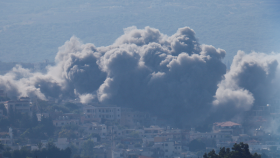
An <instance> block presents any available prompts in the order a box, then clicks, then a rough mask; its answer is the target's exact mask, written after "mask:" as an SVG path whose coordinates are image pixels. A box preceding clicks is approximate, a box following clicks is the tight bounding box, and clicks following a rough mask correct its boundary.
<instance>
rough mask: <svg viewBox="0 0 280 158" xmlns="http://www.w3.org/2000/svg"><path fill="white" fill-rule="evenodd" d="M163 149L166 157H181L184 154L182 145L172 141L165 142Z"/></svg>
mask: <svg viewBox="0 0 280 158" xmlns="http://www.w3.org/2000/svg"><path fill="white" fill-rule="evenodd" d="M162 149H163V151H164V157H173V156H175V155H180V154H181V152H182V146H181V144H177V143H176V142H175V141H172V140H169V141H165V142H163V143H162Z"/></svg>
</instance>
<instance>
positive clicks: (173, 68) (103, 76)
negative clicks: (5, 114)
mask: <svg viewBox="0 0 280 158" xmlns="http://www.w3.org/2000/svg"><path fill="white" fill-rule="evenodd" d="M225 54H226V52H225V51H224V50H222V49H216V48H214V47H213V46H210V45H200V44H199V42H198V40H197V39H196V37H195V32H194V31H193V30H192V29H190V28H188V27H185V28H180V29H178V31H177V32H176V33H175V34H174V35H172V36H167V35H164V34H162V33H160V31H159V30H157V29H154V28H150V27H146V28H145V29H137V28H136V27H130V28H127V29H125V33H124V35H122V36H121V37H119V38H118V39H117V40H116V41H115V43H114V44H112V45H110V46H106V47H95V46H94V45H93V44H82V43H81V42H80V41H79V40H78V39H77V38H76V37H72V38H71V39H70V41H67V42H66V43H65V44H64V45H63V46H62V47H60V48H59V51H58V53H57V56H56V58H55V61H56V65H55V66H53V67H48V71H47V73H46V74H42V73H32V72H31V71H29V70H28V69H23V68H21V67H20V66H17V67H15V68H14V69H13V70H12V71H11V72H9V73H7V74H5V75H3V76H0V88H3V89H4V90H6V91H7V92H8V93H9V94H11V95H12V94H13V95H17V96H30V97H32V96H37V97H39V98H41V99H45V100H47V99H48V98H58V99H69V98H75V97H78V98H80V101H81V102H82V103H90V102H91V101H98V102H101V103H106V104H114V105H118V106H121V107H132V108H134V109H137V110H142V111H149V112H151V113H153V114H155V115H157V116H159V117H160V118H164V119H166V120H170V121H171V122H172V121H173V122H176V123H177V124H190V125H191V124H197V123H201V122H203V121H205V120H206V119H207V118H209V117H210V118H211V117H212V115H215V117H217V118H223V117H224V116H225V114H226V116H227V119H230V118H232V117H234V116H235V115H237V114H238V113H240V112H243V111H248V110H250V109H251V107H252V106H254V105H260V104H265V103H266V102H267V100H268V98H269V93H268V92H269V91H271V88H273V84H272V81H273V79H274V77H275V73H276V72H277V71H276V69H277V66H278V62H277V60H276V59H273V56H275V55H265V54H258V53H251V54H245V53H243V52H239V53H238V54H237V55H236V56H235V58H234V61H233V64H232V66H231V69H230V71H229V72H226V66H225V64H223V62H222V59H223V58H224V57H225ZM221 110H223V112H221Z"/></svg>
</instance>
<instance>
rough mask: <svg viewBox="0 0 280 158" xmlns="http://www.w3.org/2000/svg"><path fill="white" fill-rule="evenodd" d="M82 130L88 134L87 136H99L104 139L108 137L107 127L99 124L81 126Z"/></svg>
mask: <svg viewBox="0 0 280 158" xmlns="http://www.w3.org/2000/svg"><path fill="white" fill-rule="evenodd" d="M80 128H81V129H83V130H84V132H83V133H84V134H86V135H90V134H98V135H100V136H101V137H102V138H104V137H105V136H107V132H108V130H107V126H106V125H104V124H98V123H95V122H92V123H86V124H83V125H81V126H80Z"/></svg>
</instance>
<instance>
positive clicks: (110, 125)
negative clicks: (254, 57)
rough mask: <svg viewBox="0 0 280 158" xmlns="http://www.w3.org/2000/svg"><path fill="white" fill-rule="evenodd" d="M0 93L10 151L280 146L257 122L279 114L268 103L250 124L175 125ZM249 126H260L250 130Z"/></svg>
mask: <svg viewBox="0 0 280 158" xmlns="http://www.w3.org/2000/svg"><path fill="white" fill-rule="evenodd" d="M0 92H1V94H0V95H1V99H2V102H1V104H2V107H1V110H0V118H1V121H0V125H1V128H0V129H1V133H0V141H1V143H2V144H3V145H4V146H5V147H6V148H8V149H9V150H10V151H12V150H20V149H21V148H23V147H24V148H27V149H29V150H40V149H42V148H46V147H47V145H48V143H53V144H54V145H55V146H56V147H57V148H59V149H66V148H70V149H71V151H72V157H75V158H79V157H95V158H136V157H139V158H146V157H156V158H171V157H184V158H185V157H186V158H187V157H202V155H203V154H204V153H206V152H209V151H211V150H215V151H216V152H218V151H219V150H220V148H222V147H228V148H230V147H232V146H233V144H235V143H239V142H244V143H247V144H248V145H249V149H250V152H257V153H265V154H267V155H269V154H276V153H279V152H278V150H280V140H279V138H278V134H277V133H269V132H266V131H265V129H264V127H261V126H259V125H261V124H263V123H264V122H265V119H264V118H268V117H267V115H268V116H270V117H273V118H274V119H278V118H277V113H275V112H276V111H277V109H272V111H274V113H270V111H269V110H271V109H268V106H266V107H264V108H263V109H261V110H260V109H257V110H255V111H254V112H255V113H254V114H251V115H255V116H251V118H252V119H253V118H254V119H255V120H256V121H255V122H254V123H255V124H253V123H252V124H251V125H248V124H247V125H242V124H239V123H236V122H233V121H225V122H215V123H213V124H212V125H211V126H208V127H207V128H208V129H203V128H200V129H199V128H198V129H196V128H195V127H191V128H182V129H180V128H176V127H172V126H169V125H166V123H165V122H164V121H163V120H162V119H159V118H157V117H156V116H153V115H152V114H150V113H148V112H140V111H135V110H133V109H131V108H121V107H117V106H113V105H100V104H97V103H92V104H88V105H84V104H81V103H79V102H78V101H76V100H73V101H69V100H68V101H67V102H60V103H56V101H55V100H54V101H42V100H39V99H33V100H32V99H30V98H29V97H21V98H19V99H18V100H7V99H8V97H7V96H6V94H5V93H4V91H3V90H1V91H0ZM5 98H6V99H5ZM3 100H5V101H3ZM254 126H255V127H256V126H259V128H256V129H254V130H250V129H252V128H253V127H254ZM1 154H3V151H2V153H1ZM93 155H94V156H93ZM0 157H1V158H3V157H4V156H3V155H0Z"/></svg>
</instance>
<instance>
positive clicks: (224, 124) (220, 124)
mask: <svg viewBox="0 0 280 158" xmlns="http://www.w3.org/2000/svg"><path fill="white" fill-rule="evenodd" d="M214 125H216V126H221V127H231V126H240V124H238V123H234V122H231V121H227V122H216V123H214Z"/></svg>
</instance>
